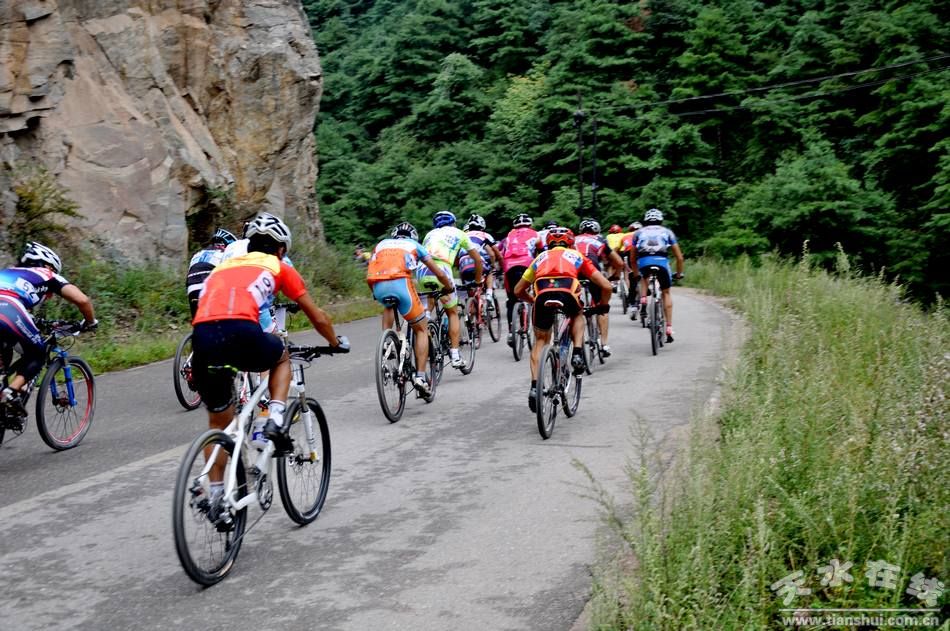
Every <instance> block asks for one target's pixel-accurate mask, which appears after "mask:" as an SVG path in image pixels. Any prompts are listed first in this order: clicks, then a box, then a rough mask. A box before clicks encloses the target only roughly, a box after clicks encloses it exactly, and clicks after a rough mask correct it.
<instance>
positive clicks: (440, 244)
mask: <svg viewBox="0 0 950 631" xmlns="http://www.w3.org/2000/svg"><path fill="white" fill-rule="evenodd" d="M422 245H423V246H425V249H426V250H428V251H429V254H430V255H431V256H432V258H434V259H435V260H437V261H441V262H443V263H446V264H448V265H449V266H450V267H454V266H455V262H456V259H457V258H458V255H459V252H461V251H467V250H471V249H474V248H475V245H474V244H473V243H472V241H471V239H469V238H468V235H467V234H465V233H464V232H463V231H461V230H459V229H458V228H456V227H455V226H443V227H441V228H436V229H435V230H430V231H429V234H427V235H426V238H425V239H423V241H422Z"/></svg>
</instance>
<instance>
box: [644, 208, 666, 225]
mask: <svg viewBox="0 0 950 631" xmlns="http://www.w3.org/2000/svg"><path fill="white" fill-rule="evenodd" d="M651 222H655V223H663V213H661V212H660V209H659V208H651V209H650V210H648V211H647V214H645V215H644V216H643V223H651Z"/></svg>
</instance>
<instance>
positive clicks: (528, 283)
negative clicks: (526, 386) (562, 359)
mask: <svg viewBox="0 0 950 631" xmlns="http://www.w3.org/2000/svg"><path fill="white" fill-rule="evenodd" d="M573 246H574V233H573V232H571V231H570V230H569V229H568V228H559V227H555V228H551V229H550V230H548V236H547V250H545V251H544V252H542V253H541V254H539V255H538V257H537V258H536V259H534V261H533V262H532V263H531V265H530V266H529V267H528V269H527V270H525V273H524V275H523V276H522V277H521V280H519V281H518V284H517V285H515V295H516V296H517V297H518V298H520V299H521V300H524V301H525V302H533V303H534V332H535V336H536V338H537V343H536V344H535V345H534V348H532V349H531V362H530V364H531V390H530V391H529V393H528V406H529V407H530V408H531V411H532V412H534V411H535V398H536V396H537V389H538V362H539V361H540V359H541V352H542V351H543V350H544V347H545V345H546V344H547V343H548V342H549V341H550V340H551V327H552V326H553V324H554V312H555V311H556V309H555V308H554V307H550V306H547V305H546V304H545V303H546V301H548V300H558V301H560V302H561V303H562V304H563V305H564V306H563V307H561V308H562V309H563V311H564V313H565V314H566V315H567V317H568V318H570V320H571V337H572V338H573V340H574V354H573V356H572V357H571V366H572V367H573V368H574V374H580V373H582V372H583V371H584V365H585V363H584V318H583V317H578V315H580V314H581V303H580V283H579V282H578V278H579V277H580V278H586V279H588V280H590V281H591V283H592V284H594V285H597V286H598V287H600V290H601V295H600V297H601V303H600V306H601V307H607V305H608V304H609V301H610V281H608V280H607V278H606V277H605V276H604V275H603V274H601V273H600V272H598V271H597V268H596V267H594V264H593V263H591V262H590V259H588V258H587V257H586V256H584V255H583V254H581V253H580V252H578V251H577V250H575V249H573ZM531 287H533V288H534V295H533V296H532V295H531V294H530V293H529V292H528V290H529V288H531Z"/></svg>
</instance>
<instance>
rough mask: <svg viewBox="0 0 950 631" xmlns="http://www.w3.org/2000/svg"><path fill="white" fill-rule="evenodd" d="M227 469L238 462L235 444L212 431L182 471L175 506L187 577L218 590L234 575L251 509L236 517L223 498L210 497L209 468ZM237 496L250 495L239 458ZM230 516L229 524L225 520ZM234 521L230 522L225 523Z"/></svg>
mask: <svg viewBox="0 0 950 631" xmlns="http://www.w3.org/2000/svg"><path fill="white" fill-rule="evenodd" d="M206 457H207V459H208V460H210V459H214V460H215V461H217V463H218V464H220V465H222V467H224V468H226V467H227V466H228V465H229V464H230V462H231V459H232V458H234V457H235V454H234V441H233V440H231V437H230V436H228V435H227V434H225V433H224V432H222V431H220V430H210V431H207V432H205V433H204V434H202V435H201V436H199V437H198V438H197V439H195V441H194V442H193V443H192V444H191V447H190V448H189V449H188V453H186V454H185V457H184V458H183V459H182V461H181V466H180V467H179V468H178V479H177V481H176V482H175V494H174V498H173V501H174V504H173V506H172V530H173V531H174V537H175V551H176V552H177V553H178V560H179V561H180V562H181V566H182V568H183V569H184V570H185V573H186V574H187V575H188V576H189V577H190V578H191V579H192V580H193V581H195V582H196V583H198V584H200V585H205V586H208V585H214V584H215V583H217V582H218V581H220V580H221V579H223V578H224V577H225V576H227V575H228V572H230V571H231V568H232V567H234V561H235V560H236V559H237V555H238V552H239V551H240V549H241V542H242V540H243V537H244V527H245V524H246V519H247V509H246V508H244V509H241V510H240V511H237V512H236V513H235V512H232V511H231V509H230V508H229V507H228V506H227V505H225V506H224V507H223V508H222V502H221V498H218V497H215V498H212V497H211V481H210V479H209V477H208V476H209V472H210V468H211V467H210V464H207V460H206ZM236 473H237V475H236V482H237V486H236V489H235V497H233V498H231V500H232V501H234V500H240V499H241V498H243V497H244V496H245V495H247V479H246V476H245V472H244V463H243V461H242V460H241V458H239V457H238V458H237V463H236ZM225 511H227V512H228V513H229V514H228V515H227V518H226V519H222V517H221V516H222V515H223V514H224V513H225ZM228 521H230V523H227V522H228Z"/></svg>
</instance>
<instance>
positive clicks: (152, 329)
mask: <svg viewBox="0 0 950 631" xmlns="http://www.w3.org/2000/svg"><path fill="white" fill-rule="evenodd" d="M293 260H294V263H295V265H296V266H297V268H298V270H300V271H301V274H302V275H303V276H304V279H305V280H306V281H307V286H308V288H309V290H310V293H311V295H312V296H313V298H314V300H315V301H316V302H317V304H318V305H319V306H321V307H322V308H324V309H325V310H326V311H327V312H328V313H329V314H330V316H331V317H332V318H333V321H334V322H335V323H339V322H346V321H349V320H353V319H357V318H362V317H368V316H371V315H376V314H377V313H379V309H378V307H377V305H376V302H375V301H373V300H372V298H371V297H370V294H369V290H368V289H367V287H366V282H365V280H364V278H365V276H364V274H365V271H364V270H363V269H361V268H359V267H358V266H356V265H355V264H354V263H353V262H352V261H351V260H350V259H349V257H347V256H345V255H344V254H342V253H340V252H338V251H337V250H335V249H333V248H332V247H329V246H327V245H325V244H318V243H314V242H311V243H306V244H304V245H303V246H301V247H298V248H297V249H295V250H294V252H293ZM64 275H65V276H66V277H67V278H68V279H69V280H70V281H71V282H73V283H75V284H76V286H78V287H79V288H80V289H82V290H83V291H84V292H85V293H86V294H88V295H89V297H90V298H91V299H92V301H93V305H94V306H95V309H96V317H97V318H98V319H99V322H100V325H99V329H98V331H97V332H96V333H95V334H85V335H82V336H80V337H79V339H78V340H77V341H76V343H75V345H74V347H73V349H72V351H71V352H73V353H75V354H77V355H80V356H82V357H83V358H84V359H86V360H87V361H89V362H90V364H91V365H92V367H93V370H94V371H95V372H96V373H97V374H100V373H103V372H108V371H113V370H121V369H124V368H130V367H133V366H139V365H142V364H147V363H149V362H153V361H158V360H161V359H166V358H169V357H172V356H173V355H174V354H175V349H176V348H177V345H178V342H179V341H180V340H181V337H182V336H183V335H184V334H185V333H186V332H188V331H190V330H191V325H190V323H189V317H190V312H189V309H188V300H187V297H186V296H185V264H184V263H183V264H182V265H181V267H180V268H172V267H167V266H165V267H162V266H156V265H145V266H138V267H121V266H116V265H114V264H111V263H108V262H105V261H101V260H96V259H92V258H83V257H74V258H72V259H71V260H67V261H66V268H65V269H64ZM39 315H41V316H42V317H46V318H65V319H72V320H75V319H80V318H81V315H80V314H79V312H78V311H77V310H76V309H75V308H74V307H73V306H72V305H71V304H69V303H68V302H66V301H65V300H61V299H58V298H51V299H50V300H48V301H47V302H46V304H45V305H44V307H42V309H41V312H40V314H39ZM290 324H291V327H292V328H293V329H295V330H301V329H306V328H310V323H309V321H308V320H307V318H306V317H305V316H303V315H297V316H295V317H294V318H292V319H291V321H290Z"/></svg>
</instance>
